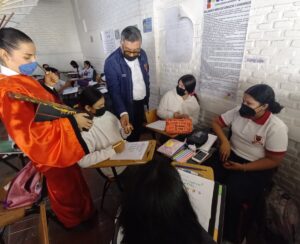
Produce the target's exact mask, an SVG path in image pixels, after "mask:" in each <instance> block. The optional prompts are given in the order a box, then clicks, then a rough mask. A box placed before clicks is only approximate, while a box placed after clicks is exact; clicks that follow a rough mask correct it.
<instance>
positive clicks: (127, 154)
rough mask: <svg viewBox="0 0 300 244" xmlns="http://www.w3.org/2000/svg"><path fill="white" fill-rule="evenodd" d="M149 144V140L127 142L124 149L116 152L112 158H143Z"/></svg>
mask: <svg viewBox="0 0 300 244" xmlns="http://www.w3.org/2000/svg"><path fill="white" fill-rule="evenodd" d="M148 145H149V141H137V142H126V143H125V149H124V151H123V152H121V153H117V154H115V155H114V156H112V157H111V158H110V160H141V159H143V157H144V155H145V152H146V150H147V148H148Z"/></svg>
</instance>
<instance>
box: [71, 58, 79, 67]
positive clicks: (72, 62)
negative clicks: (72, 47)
mask: <svg viewBox="0 0 300 244" xmlns="http://www.w3.org/2000/svg"><path fill="white" fill-rule="evenodd" d="M70 65H71V66H72V67H75V68H78V67H79V66H78V64H77V62H76V61H74V60H71V62H70Z"/></svg>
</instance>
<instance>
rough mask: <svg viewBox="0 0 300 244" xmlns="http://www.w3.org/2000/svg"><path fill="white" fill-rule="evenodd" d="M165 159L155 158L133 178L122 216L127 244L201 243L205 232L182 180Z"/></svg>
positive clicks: (124, 200)
mask: <svg viewBox="0 0 300 244" xmlns="http://www.w3.org/2000/svg"><path fill="white" fill-rule="evenodd" d="M165 160H166V159H164V160H162V159H154V160H152V161H151V162H149V163H147V164H145V165H143V166H140V167H139V168H138V169H137V170H136V172H135V175H134V176H133V177H131V182H130V184H129V185H128V188H127V189H126V191H125V195H124V196H123V199H122V203H121V213H120V216H119V220H120V226H121V227H122V228H123V234H124V238H123V242H124V243H125V244H141V243H143V244H154V243H155V244H166V243H172V244H173V243H178V244H179V243H180V244H191V243H193V244H196V243H197V244H199V243H201V242H202V231H204V230H203V228H202V227H201V225H200V224H199V222H198V219H197V216H196V214H195V212H194V210H193V208H192V206H191V203H190V201H189V198H188V195H187V193H186V191H185V189H184V186H183V183H182V181H181V178H180V176H179V174H178V172H177V171H176V169H175V168H174V167H173V166H172V165H171V164H170V161H165ZM123 242H122V243H123Z"/></svg>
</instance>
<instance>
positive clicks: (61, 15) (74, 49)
mask: <svg viewBox="0 0 300 244" xmlns="http://www.w3.org/2000/svg"><path fill="white" fill-rule="evenodd" d="M16 28H18V29H20V30H22V31H24V32H25V33H26V34H28V35H29V36H30V37H31V38H32V39H33V41H34V42H35V44H36V47H37V59H38V62H39V63H40V64H43V63H48V64H49V65H50V66H53V67H56V68H58V69H59V70H62V71H66V70H72V67H71V66H70V65H69V63H70V61H71V60H72V59H74V60H78V61H81V60H82V59H83V55H82V51H81V46H80V42H79V38H78V34H77V28H76V26H75V20H74V14H73V8H72V5H71V1H70V0H63V1H62V0H40V1H39V2H38V5H37V6H36V7H34V8H33V10H32V12H31V13H30V14H29V15H27V16H26V17H25V18H24V19H23V20H22V22H21V23H20V24H19V25H18V26H17V27H16ZM37 71H38V72H40V71H39V70H37Z"/></svg>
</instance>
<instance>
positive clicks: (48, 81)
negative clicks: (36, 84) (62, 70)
mask: <svg viewBox="0 0 300 244" xmlns="http://www.w3.org/2000/svg"><path fill="white" fill-rule="evenodd" d="M58 80H59V78H58V76H57V75H56V74H54V73H52V72H51V71H47V72H46V74H45V85H47V86H50V87H54V86H55V84H56V83H57V82H58Z"/></svg>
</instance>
